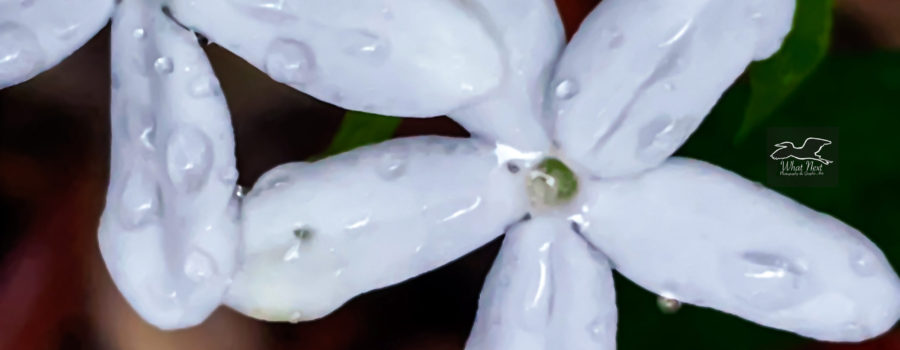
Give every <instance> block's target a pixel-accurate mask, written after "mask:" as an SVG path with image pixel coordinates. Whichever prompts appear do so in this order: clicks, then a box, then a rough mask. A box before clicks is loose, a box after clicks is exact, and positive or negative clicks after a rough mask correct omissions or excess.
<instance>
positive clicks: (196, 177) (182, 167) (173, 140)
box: [166, 127, 213, 193]
mask: <svg viewBox="0 0 900 350" xmlns="http://www.w3.org/2000/svg"><path fill="white" fill-rule="evenodd" d="M212 163H213V149H212V142H211V141H210V140H209V138H208V137H207V136H206V134H204V133H202V132H200V131H199V130H197V129H195V128H193V127H182V128H180V129H177V130H176V131H175V132H174V133H173V134H172V136H170V137H169V142H168V143H167V144H166V169H167V171H168V174H169V178H170V179H171V180H172V183H174V184H175V186H177V187H178V188H179V189H181V190H182V191H185V192H189V193H190V192H196V191H198V190H200V189H201V188H202V187H203V186H204V185H205V184H206V182H207V178H208V177H209V172H210V166H211V165H212Z"/></svg>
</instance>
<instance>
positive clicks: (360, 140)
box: [317, 111, 403, 159]
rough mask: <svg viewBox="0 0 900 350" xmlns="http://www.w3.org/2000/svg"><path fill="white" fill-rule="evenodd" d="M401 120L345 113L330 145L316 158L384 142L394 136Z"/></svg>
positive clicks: (351, 112)
mask: <svg viewBox="0 0 900 350" xmlns="http://www.w3.org/2000/svg"><path fill="white" fill-rule="evenodd" d="M402 121H403V120H402V119H401V118H395V117H385V116H381V115H375V114H369V113H363V112H355V111H347V114H345V115H344V120H343V121H342V122H341V126H340V129H338V132H337V134H336V135H335V136H334V139H333V140H332V141H331V145H329V146H328V149H326V150H325V152H324V153H322V155H320V156H319V157H317V158H320V159H321V158H325V157H328V156H333V155H335V154H338V153H343V152H347V151H350V150H352V149H354V148H357V147H362V146H366V145H371V144H375V143H379V142H381V141H385V140H388V139H390V138H391V137H393V136H394V132H395V131H396V130H397V127H398V126H400V122H402Z"/></svg>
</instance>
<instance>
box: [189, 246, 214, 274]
mask: <svg viewBox="0 0 900 350" xmlns="http://www.w3.org/2000/svg"><path fill="white" fill-rule="evenodd" d="M184 274H185V275H186V276H187V277H188V278H189V279H190V280H191V281H194V282H203V281H205V280H207V279H209V278H210V277H212V276H213V275H214V274H215V263H214V262H213V259H212V258H211V257H210V256H209V254H206V253H205V252H203V251H200V250H196V249H195V250H193V251H191V252H190V254H188V256H187V258H186V259H185V261H184Z"/></svg>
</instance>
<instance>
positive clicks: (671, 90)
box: [551, 0, 795, 177]
mask: <svg viewBox="0 0 900 350" xmlns="http://www.w3.org/2000/svg"><path fill="white" fill-rule="evenodd" d="M794 6H795V4H794V1H781V0H739V1H717V0H687V1H674V2H673V1H666V0H647V1H632V0H607V1H604V2H603V3H601V4H600V5H598V6H597V8H596V9H595V10H594V12H592V13H591V15H590V16H589V17H588V18H587V19H586V20H585V22H584V23H583V24H582V26H581V28H580V29H579V31H578V33H576V34H575V37H574V38H573V39H572V42H571V43H570V44H569V46H568V48H567V49H566V51H565V53H564V54H563V57H562V59H561V61H560V64H559V67H558V68H557V71H556V73H555V76H554V80H553V83H552V84H553V87H552V88H553V89H554V90H555V94H554V99H553V100H552V108H551V113H553V114H554V116H555V118H556V124H555V126H556V130H555V137H556V141H557V142H558V143H559V144H560V146H561V147H562V149H563V150H564V151H565V152H566V153H567V154H568V155H569V156H570V157H572V158H574V159H575V160H577V161H578V162H580V163H581V164H582V165H584V166H586V167H588V168H589V169H590V170H591V171H592V172H593V173H594V174H595V175H598V176H602V177H614V176H621V175H629V174H634V173H637V172H640V171H643V170H646V169H649V168H652V167H654V166H656V165H658V164H660V163H662V162H663V161H664V160H665V159H666V158H668V157H669V156H670V155H671V154H672V153H674V152H675V150H677V149H678V148H679V147H680V146H681V145H682V144H683V143H684V141H685V140H686V139H687V137H688V136H689V135H690V134H691V133H693V132H694V130H696V129H697V126H698V125H699V124H700V122H701V121H702V120H703V118H704V117H705V116H706V115H707V114H708V113H709V111H710V109H712V107H713V105H715V103H716V101H717V100H718V99H719V97H720V96H721V94H722V93H723V92H724V91H725V89H727V88H728V87H729V86H730V85H731V83H732V82H734V80H735V79H736V78H737V77H738V76H739V75H740V74H741V73H742V72H743V71H744V68H745V67H746V66H747V65H748V64H749V63H750V62H751V61H752V60H758V59H763V58H765V57H768V56H769V55H771V54H772V53H774V52H775V50H776V49H777V48H778V47H779V46H780V45H781V41H782V38H783V37H784V36H785V35H786V34H787V32H788V31H789V30H790V27H791V19H792V14H793V11H794Z"/></svg>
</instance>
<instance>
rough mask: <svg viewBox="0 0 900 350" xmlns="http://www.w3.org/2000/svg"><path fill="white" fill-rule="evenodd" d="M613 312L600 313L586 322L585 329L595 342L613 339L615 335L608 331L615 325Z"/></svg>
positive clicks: (606, 341)
mask: <svg viewBox="0 0 900 350" xmlns="http://www.w3.org/2000/svg"><path fill="white" fill-rule="evenodd" d="M615 322H616V316H615V314H607V315H600V316H598V317H597V318H595V319H594V320H593V321H592V322H591V323H590V324H588V327H587V331H588V332H589V333H590V335H591V339H592V340H593V341H595V342H597V343H608V342H610V341H611V340H612V339H615V338H614V337H615V335H614V334H612V333H611V332H610V330H612V329H613V325H615Z"/></svg>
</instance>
